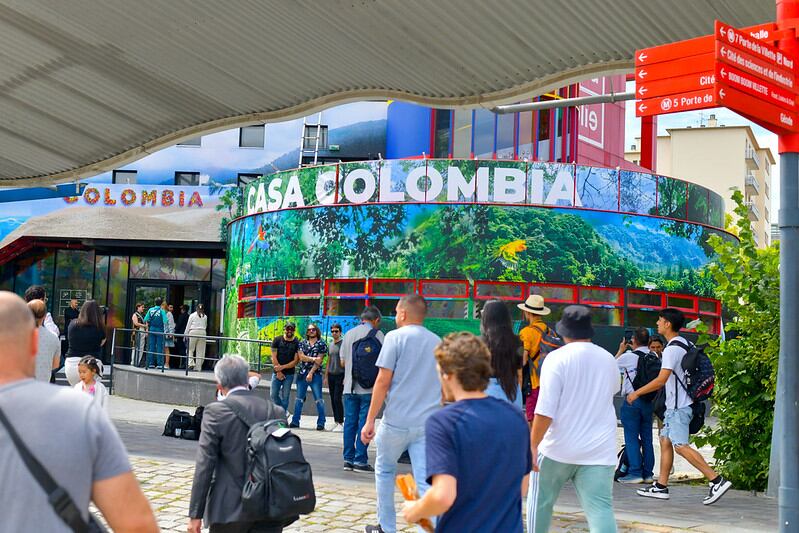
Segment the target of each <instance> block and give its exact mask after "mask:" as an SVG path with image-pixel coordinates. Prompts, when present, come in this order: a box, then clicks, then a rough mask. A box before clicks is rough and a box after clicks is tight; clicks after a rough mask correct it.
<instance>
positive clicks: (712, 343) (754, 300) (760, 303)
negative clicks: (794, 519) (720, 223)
mask: <svg viewBox="0 0 799 533" xmlns="http://www.w3.org/2000/svg"><path fill="white" fill-rule="evenodd" d="M733 200H734V201H735V202H736V204H737V207H736V209H735V213H736V215H738V220H737V221H736V222H735V226H736V229H737V233H738V236H739V238H740V243H736V242H725V241H724V240H722V239H721V238H719V237H718V236H712V237H711V238H710V245H711V246H712V248H713V249H714V251H715V252H716V254H718V258H717V259H716V262H715V263H714V264H712V265H710V272H711V274H712V275H713V278H714V280H715V282H716V285H717V287H716V295H717V297H718V298H719V299H720V300H721V301H722V303H723V305H724V308H725V312H726V313H728V314H729V316H731V317H732V318H731V320H730V321H729V322H727V323H726V324H725V328H724V329H725V331H726V333H727V340H724V341H722V340H720V339H716V340H710V339H708V338H707V337H705V338H704V339H703V340H704V341H708V342H709V349H708V355H709V356H710V358H711V359H712V361H713V365H714V367H715V369H716V389H715V392H714V395H713V412H712V414H713V415H714V416H716V417H717V418H718V425H716V426H715V427H714V428H712V429H711V428H705V431H704V433H703V434H702V435H700V436H699V437H698V438H697V439H696V440H697V443H698V444H699V445H704V444H710V445H711V446H713V447H715V453H714V457H715V459H716V465H717V467H718V469H719V470H720V471H721V473H723V474H724V475H725V476H726V477H728V478H729V479H730V480H731V481H732V482H733V484H734V485H735V486H736V488H740V489H749V490H763V489H764V488H765V487H766V484H767V482H768V469H769V454H770V450H771V429H772V424H773V421H774V400H775V396H776V388H777V361H778V358H779V326H780V309H779V243H775V244H772V245H771V246H770V247H769V248H766V249H758V248H757V247H756V246H755V243H754V239H753V235H752V230H751V228H750V225H749V219H748V214H747V208H746V206H745V205H744V204H743V196H742V195H741V193H740V192H739V191H736V192H735V193H734V195H733Z"/></svg>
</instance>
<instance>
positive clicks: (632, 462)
mask: <svg viewBox="0 0 799 533" xmlns="http://www.w3.org/2000/svg"><path fill="white" fill-rule="evenodd" d="M619 416H620V417H621V425H622V426H623V427H624V450H625V453H626V454H627V462H628V463H629V467H628V468H627V475H631V476H636V477H642V478H644V479H647V478H651V477H652V471H653V469H654V468H655V449H654V448H653V447H652V402H647V401H645V400H642V399H641V398H638V399H637V400H635V401H634V402H633V404H632V405H630V404H628V403H627V402H626V401H625V402H622V404H621V412H620V414H619Z"/></svg>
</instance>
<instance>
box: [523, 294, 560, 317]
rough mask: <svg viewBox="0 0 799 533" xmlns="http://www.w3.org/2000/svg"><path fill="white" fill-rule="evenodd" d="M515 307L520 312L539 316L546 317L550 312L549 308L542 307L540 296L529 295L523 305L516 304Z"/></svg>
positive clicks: (542, 301)
mask: <svg viewBox="0 0 799 533" xmlns="http://www.w3.org/2000/svg"><path fill="white" fill-rule="evenodd" d="M516 307H518V308H519V309H521V310H522V311H527V312H528V313H533V314H534V315H541V316H546V315H548V314H549V313H551V312H552V311H551V310H550V309H549V307H547V306H545V305H544V297H543V296H541V295H540V294H531V295H530V296H528V297H527V300H525V301H524V303H523V304H517V305H516Z"/></svg>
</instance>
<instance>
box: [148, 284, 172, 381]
mask: <svg viewBox="0 0 799 533" xmlns="http://www.w3.org/2000/svg"><path fill="white" fill-rule="evenodd" d="M162 303H163V300H162V299H161V297H160V296H159V297H158V298H156V299H155V305H154V306H153V307H151V308H150V309H148V310H147V314H146V315H144V323H145V324H147V330H148V331H149V334H148V335H147V365H146V366H145V367H144V368H145V370H146V369H148V368H150V367H153V368H154V367H155V366H156V360H157V364H158V367H160V368H161V370H163V369H164V328H165V327H166V323H167V316H166V311H165V310H164V309H163V308H162V307H161V304H162Z"/></svg>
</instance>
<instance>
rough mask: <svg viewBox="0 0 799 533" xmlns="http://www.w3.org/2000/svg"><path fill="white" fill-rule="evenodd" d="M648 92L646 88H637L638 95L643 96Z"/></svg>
mask: <svg viewBox="0 0 799 533" xmlns="http://www.w3.org/2000/svg"><path fill="white" fill-rule="evenodd" d="M648 92H649V90H648V89H647V88H646V87H639V88H638V94H641V95H644V94H646V93H648Z"/></svg>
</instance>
